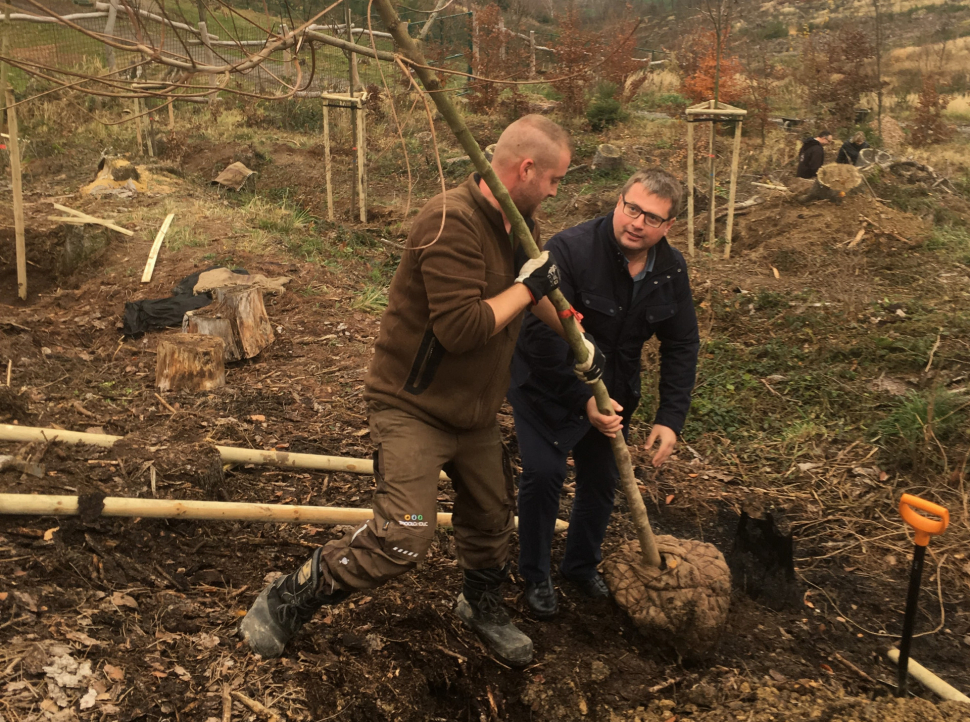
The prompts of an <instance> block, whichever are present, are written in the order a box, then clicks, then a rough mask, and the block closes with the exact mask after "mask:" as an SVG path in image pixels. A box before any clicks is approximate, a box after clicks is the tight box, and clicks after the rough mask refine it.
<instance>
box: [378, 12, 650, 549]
mask: <svg viewBox="0 0 970 722" xmlns="http://www.w3.org/2000/svg"><path fill="white" fill-rule="evenodd" d="M375 4H376V5H377V8H378V10H379V12H380V14H381V18H382V19H383V21H384V25H385V27H386V28H387V29H388V30H389V31H390V32H391V35H393V36H394V42H395V44H396V45H397V47H398V48H399V49H400V50H401V52H402V54H403V55H404V56H405V57H406V58H408V59H409V60H410V61H411V62H413V63H414V64H415V72H416V74H417V76H418V78H419V79H420V80H421V84H422V85H424V87H425V90H427V91H428V95H429V96H430V97H431V99H432V100H433V101H434V104H435V105H436V106H437V108H438V111H439V112H440V113H441V115H442V116H443V117H444V120H445V122H446V123H447V124H448V127H449V128H450V129H451V131H452V133H454V134H455V137H456V138H457V140H458V142H459V143H460V144H461V146H462V148H463V149H464V151H465V152H466V153H467V154H468V157H469V158H470V159H471V161H472V163H473V164H474V166H475V170H477V171H478V173H479V175H481V177H482V178H483V179H484V180H485V183H487V184H488V187H489V189H490V190H491V191H492V195H493V196H495V199H496V200H497V201H498V203H499V205H500V206H501V208H502V211H503V212H504V213H505V217H506V218H508V219H509V222H510V223H511V225H512V232H513V233H514V234H515V237H516V238H517V239H519V243H521V244H522V247H523V249H524V250H525V252H526V253H527V254H528V255H529V257H530V258H537V257H538V256H539V248H538V247H537V246H536V243H535V241H534V240H533V238H532V233H531V232H530V230H529V227H528V226H527V225H526V223H525V219H523V217H522V214H521V213H520V212H519V209H518V208H517V207H516V206H515V203H513V201H512V198H511V197H510V196H509V192H508V190H506V188H505V186H504V185H503V184H502V181H501V180H499V177H498V176H497V175H496V174H495V171H494V170H493V169H492V166H491V165H490V164H489V162H488V161H487V160H486V159H485V155H484V154H483V153H482V149H481V148H480V147H479V145H478V142H477V141H476V140H475V138H474V136H473V135H472V134H471V131H469V130H468V126H467V125H466V124H465V121H464V120H463V119H462V117H461V114H460V113H459V112H458V110H457V109H456V108H455V105H454V104H453V103H452V102H451V98H450V97H449V95H448V93H446V92H441V91H442V88H441V84H440V83H439V82H438V79H437V77H435V75H434V73H433V72H431V70H429V63H428V61H427V60H426V58H425V57H424V54H423V53H422V52H421V50H420V49H419V48H418V46H417V45H416V44H415V42H414V39H413V38H411V36H410V35H408V32H407V24H406V23H402V22H401V20H400V18H399V17H398V15H397V12H396V11H395V10H394V7H393V5H392V4H391V2H390V0H377V2H376V3H375ZM549 299H550V300H551V301H552V303H553V305H554V306H555V307H556V310H557V311H560V312H566V311H568V310H569V309H570V304H569V301H567V300H566V297H565V296H563V295H562V292H560V291H559V290H558V289H556V290H555V291H553V292H552V293H550V294H549ZM563 329H564V331H565V334H566V338H567V340H568V341H569V346H570V347H571V348H572V350H573V353H574V354H575V357H576V359H577V361H578V362H579V363H583V362H585V361H586V359H587V357H588V355H589V353H588V351H587V350H586V344H585V343H584V340H583V338H582V336H581V335H580V331H579V326H578V325H577V323H576V319H575V318H574V317H567V318H566V319H564V321H563ZM591 388H592V391H593V394H594V395H595V397H596V405H597V406H598V407H599V410H600V413H603V414H607V415H611V414H613V413H614V411H613V404H612V401H611V400H610V394H609V392H608V391H607V390H606V385H605V384H604V383H603V381H602V380H600V381H597V382H596V384H594V385H593V386H592V387H591ZM610 443H611V446H612V448H613V454H614V456H615V457H616V466H617V468H618V469H619V472H620V486H621V488H622V489H623V492H624V494H625V495H626V498H627V503H628V504H629V506H630V514H631V516H632V517H633V523H634V526H635V527H636V530H637V537H638V539H639V541H640V549H641V551H642V553H643V561H644V563H645V564H648V565H650V566H653V567H660V566H661V563H662V562H661V558H660V552H659V551H658V549H657V544H656V541H655V540H654V536H653V531H652V530H651V529H650V520H649V519H648V517H647V509H646V506H645V505H644V503H643V497H642V496H641V495H640V490H639V489H638V488H637V480H636V477H635V476H634V475H633V464H632V462H631V459H630V450H629V449H628V448H627V445H626V440H625V439H624V438H623V434H617V435H616V438H614V439H611V441H610Z"/></svg>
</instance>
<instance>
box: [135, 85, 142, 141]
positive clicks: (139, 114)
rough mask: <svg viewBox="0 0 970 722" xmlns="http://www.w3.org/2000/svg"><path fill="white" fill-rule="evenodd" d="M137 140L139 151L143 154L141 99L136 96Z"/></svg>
mask: <svg viewBox="0 0 970 722" xmlns="http://www.w3.org/2000/svg"><path fill="white" fill-rule="evenodd" d="M134 102H135V142H136V143H138V153H137V155H141V154H142V140H141V101H140V100H139V99H138V98H135V101H134Z"/></svg>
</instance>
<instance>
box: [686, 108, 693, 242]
mask: <svg viewBox="0 0 970 722" xmlns="http://www.w3.org/2000/svg"><path fill="white" fill-rule="evenodd" d="M687 252H688V253H689V254H690V257H691V258H693V257H694V121H693V120H692V119H691V117H690V116H689V115H688V116H687Z"/></svg>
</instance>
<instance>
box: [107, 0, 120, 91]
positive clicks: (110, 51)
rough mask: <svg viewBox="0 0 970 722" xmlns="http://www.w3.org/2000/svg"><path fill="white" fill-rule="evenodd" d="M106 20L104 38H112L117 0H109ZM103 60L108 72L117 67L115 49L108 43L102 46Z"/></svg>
mask: <svg viewBox="0 0 970 722" xmlns="http://www.w3.org/2000/svg"><path fill="white" fill-rule="evenodd" d="M109 2H110V6H109V7H108V21H107V22H106V23H105V24H104V36H105V38H108V39H110V38H112V37H113V36H114V33H115V22H116V21H117V20H118V0H109ZM104 62H105V64H106V65H107V66H108V72H109V73H114V72H115V71H116V70H117V69H118V65H117V63H116V62H115V49H114V48H113V47H111V46H110V45H107V44H105V46H104Z"/></svg>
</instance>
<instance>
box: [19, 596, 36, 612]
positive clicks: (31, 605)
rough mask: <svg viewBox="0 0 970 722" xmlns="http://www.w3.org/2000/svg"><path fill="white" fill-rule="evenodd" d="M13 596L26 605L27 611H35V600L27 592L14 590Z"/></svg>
mask: <svg viewBox="0 0 970 722" xmlns="http://www.w3.org/2000/svg"><path fill="white" fill-rule="evenodd" d="M13 598H14V599H16V600H17V601H18V602H20V603H21V604H23V605H24V606H25V607H27V609H28V611H31V612H36V611H37V600H36V599H34V598H33V597H32V596H30V595H29V594H27V592H14V593H13Z"/></svg>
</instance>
